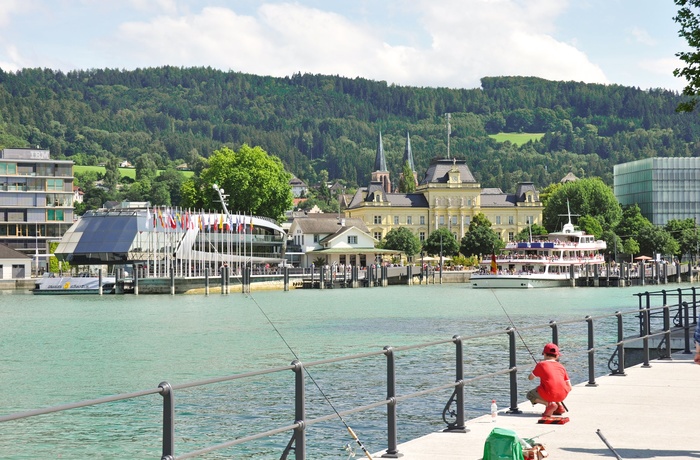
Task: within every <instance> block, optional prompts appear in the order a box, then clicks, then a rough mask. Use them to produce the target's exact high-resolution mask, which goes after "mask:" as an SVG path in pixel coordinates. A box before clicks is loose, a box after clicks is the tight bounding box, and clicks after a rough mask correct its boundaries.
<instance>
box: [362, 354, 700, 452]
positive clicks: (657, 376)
mask: <svg viewBox="0 0 700 460" xmlns="http://www.w3.org/2000/svg"><path fill="white" fill-rule="evenodd" d="M564 364H566V363H565V362H564ZM625 372H626V375H625V376H604V377H599V378H597V379H596V382H597V384H598V385H597V386H587V385H586V384H585V383H583V384H580V385H575V386H574V389H573V391H572V392H571V393H570V394H569V396H568V398H567V399H566V401H565V403H566V405H567V407H568V409H569V413H568V414H566V415H567V416H568V417H569V419H570V421H569V423H567V424H564V425H544V424H538V423H537V421H538V419H539V418H540V415H541V413H542V411H543V409H544V407H543V406H542V405H537V406H533V405H532V404H530V403H529V402H527V401H526V402H523V403H520V405H519V409H520V410H521V411H522V413H521V414H519V415H515V414H513V415H510V414H506V413H505V410H502V411H500V412H499V415H498V417H497V420H496V422H495V423H493V422H492V421H491V416H490V415H487V416H483V417H478V418H474V419H471V420H468V421H467V423H466V428H467V432H466V433H455V432H452V433H443V432H439V433H433V434H429V435H427V436H424V437H421V438H418V439H415V440H412V441H408V442H406V443H403V444H399V446H398V450H399V452H400V453H401V454H403V456H402V457H401V458H402V459H403V460H453V459H454V460H457V459H459V460H478V459H481V458H482V457H483V448H484V442H485V441H486V438H487V437H488V435H489V433H490V432H491V430H492V429H493V428H494V427H501V428H506V429H509V430H513V431H515V432H516V433H517V434H518V436H520V437H521V438H534V437H536V439H535V440H536V442H539V443H542V444H543V445H544V446H545V448H546V450H547V452H549V458H550V459H567V460H577V459H581V460H593V459H601V458H616V457H615V455H614V454H613V452H612V451H611V450H610V449H609V448H608V447H607V446H606V445H605V443H604V442H603V441H602V439H601V438H600V436H599V435H598V433H597V431H598V430H600V433H601V434H602V435H603V436H604V437H605V439H606V440H607V441H608V443H609V444H610V445H611V446H612V447H613V448H614V449H615V451H616V452H617V454H618V455H619V456H620V457H621V458H623V459H628V458H646V459H650V458H662V459H664V460H681V459H683V460H687V459H689V458H700V441H698V427H696V426H695V425H696V424H695V415H696V414H698V413H700V398H699V397H698V388H699V387H698V382H699V381H700V366H699V365H697V364H694V363H693V355H692V354H683V353H676V354H674V355H673V359H670V360H654V361H651V363H650V367H646V368H645V367H643V366H642V365H639V366H634V367H630V368H627V369H626V370H625ZM523 399H525V398H523ZM501 405H503V406H505V405H506V402H505V401H504V402H503V403H502V404H501ZM383 453H384V452H378V453H375V454H373V455H372V457H373V458H381V456H382V454H383Z"/></svg>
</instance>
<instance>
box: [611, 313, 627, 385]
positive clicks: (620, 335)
mask: <svg viewBox="0 0 700 460" xmlns="http://www.w3.org/2000/svg"><path fill="white" fill-rule="evenodd" d="M615 316H617V369H616V370H615V371H613V373H612V374H611V375H620V376H624V375H626V374H625V344H624V343H623V341H624V340H625V336H624V333H625V331H624V328H623V327H622V312H620V311H616V312H615Z"/></svg>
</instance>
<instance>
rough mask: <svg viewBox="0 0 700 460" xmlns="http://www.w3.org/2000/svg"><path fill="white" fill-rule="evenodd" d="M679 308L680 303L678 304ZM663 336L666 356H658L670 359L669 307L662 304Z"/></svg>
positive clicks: (671, 351)
mask: <svg viewBox="0 0 700 460" xmlns="http://www.w3.org/2000/svg"><path fill="white" fill-rule="evenodd" d="M678 308H680V305H679V306H678ZM664 338H665V339H666V356H660V357H659V358H660V359H671V353H673V350H672V349H671V307H670V306H668V305H664Z"/></svg>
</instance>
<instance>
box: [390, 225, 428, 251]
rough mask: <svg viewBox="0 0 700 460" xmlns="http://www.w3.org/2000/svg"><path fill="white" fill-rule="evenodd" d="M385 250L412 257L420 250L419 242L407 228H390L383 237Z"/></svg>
mask: <svg viewBox="0 0 700 460" xmlns="http://www.w3.org/2000/svg"><path fill="white" fill-rule="evenodd" d="M382 247H384V248H386V249H394V250H396V251H401V252H403V253H404V254H406V256H407V257H412V256H413V255H415V254H418V253H419V252H420V250H421V244H420V240H419V239H418V237H417V236H416V235H414V234H413V232H412V231H411V230H409V229H408V228H407V227H398V228H392V229H391V230H389V231H388V232H387V234H386V236H385V237H384V241H383V246H382Z"/></svg>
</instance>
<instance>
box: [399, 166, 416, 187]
mask: <svg viewBox="0 0 700 460" xmlns="http://www.w3.org/2000/svg"><path fill="white" fill-rule="evenodd" d="M415 191H416V181H415V178H414V177H413V171H412V170H411V165H410V164H409V163H408V160H406V161H404V163H403V169H402V171H401V176H400V177H399V192H401V193H413V192H415Z"/></svg>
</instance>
